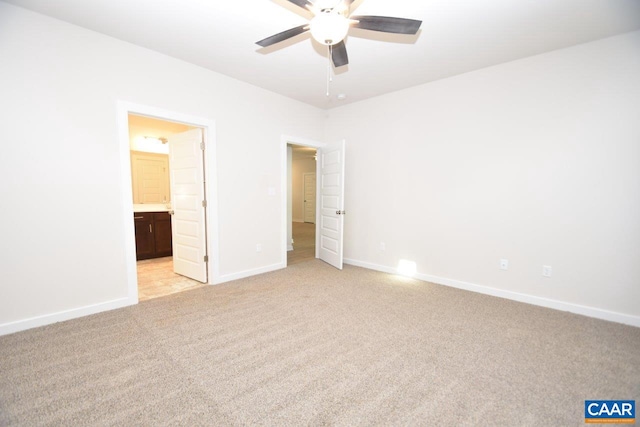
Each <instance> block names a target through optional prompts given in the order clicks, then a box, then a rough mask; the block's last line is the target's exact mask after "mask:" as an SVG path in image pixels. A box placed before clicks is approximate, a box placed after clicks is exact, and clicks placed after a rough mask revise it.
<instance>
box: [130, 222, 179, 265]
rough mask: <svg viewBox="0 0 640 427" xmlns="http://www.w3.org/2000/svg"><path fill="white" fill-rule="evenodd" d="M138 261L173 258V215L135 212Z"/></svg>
mask: <svg viewBox="0 0 640 427" xmlns="http://www.w3.org/2000/svg"><path fill="white" fill-rule="evenodd" d="M133 219H134V223H135V229H136V259H138V260H141V259H149V258H160V257H165V256H171V255H172V254H173V251H172V241H171V215H169V213H168V212H135V213H134V214H133Z"/></svg>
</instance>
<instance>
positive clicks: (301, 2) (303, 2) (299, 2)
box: [287, 0, 311, 9]
mask: <svg viewBox="0 0 640 427" xmlns="http://www.w3.org/2000/svg"><path fill="white" fill-rule="evenodd" d="M287 1H288V2H289V3H293V4H295V5H296V6H300V7H301V8H303V9H306V8H307V5H309V4H311V2H310V1H308V0H287Z"/></svg>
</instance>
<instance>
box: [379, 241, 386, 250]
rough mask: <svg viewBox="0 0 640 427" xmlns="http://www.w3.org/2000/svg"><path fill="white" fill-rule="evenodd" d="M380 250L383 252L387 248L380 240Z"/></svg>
mask: <svg viewBox="0 0 640 427" xmlns="http://www.w3.org/2000/svg"><path fill="white" fill-rule="evenodd" d="M380 250H381V251H383V252H384V251H386V250H387V245H386V244H385V243H384V242H380Z"/></svg>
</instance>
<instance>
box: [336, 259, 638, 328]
mask: <svg viewBox="0 0 640 427" xmlns="http://www.w3.org/2000/svg"><path fill="white" fill-rule="evenodd" d="M344 263H345V264H349V265H353V266H356V267H362V268H367V269H369V270H376V271H381V272H384V273H389V274H398V270H397V269H396V268H393V267H389V266H385V265H378V264H373V263H370V262H366V261H359V260H355V259H347V258H345V259H344ZM413 278H414V279H418V280H422V281H423V282H429V283H435V284H437V285H443V286H449V287H452V288H458V289H463V290H465V291H471V292H477V293H480V294H484V295H491V296H494V297H498V298H505V299H508V300H512V301H518V302H523V303H526V304H532V305H537V306H540V307H546V308H551V309H554V310H559V311H568V312H570V313H574V314H581V315H583V316H587V317H593V318H595V319H601V320H608V321H610V322H616V323H622V324H625V325H630V326H635V327H640V316H634V315H631V314H624V313H617V312H614V311H608V310H603V309H600V308H595V307H588V306H584V305H579V304H573V303H569V302H564V301H558V300H554V299H550V298H543V297H537V296H534V295H528V294H521V293H518V292H512V291H506V290H504V289H496V288H492V287H490V286H484V285H478V284H475V283H469V282H463V281H461V280H455V279H449V278H446V277H439V276H432V275H429V274H421V273H416V274H415V275H414V276H413Z"/></svg>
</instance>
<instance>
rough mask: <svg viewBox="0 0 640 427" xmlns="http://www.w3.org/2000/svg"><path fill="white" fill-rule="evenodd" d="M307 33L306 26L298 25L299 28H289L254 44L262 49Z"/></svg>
mask: <svg viewBox="0 0 640 427" xmlns="http://www.w3.org/2000/svg"><path fill="white" fill-rule="evenodd" d="M307 31H309V25H308V24H304V25H300V26H299V27H295V28H291V29H289V30H286V31H283V32H281V33H278V34H274V35H272V36H271V37H267V38H266V39H262V40H260V41H259V42H256V44H257V45H260V46H262V47H267V46H271V45H272V44H276V43H280V42H281V41H284V40H287V39H290V38H291V37H295V36H297V35H298V34H302V33H306V32H307Z"/></svg>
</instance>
